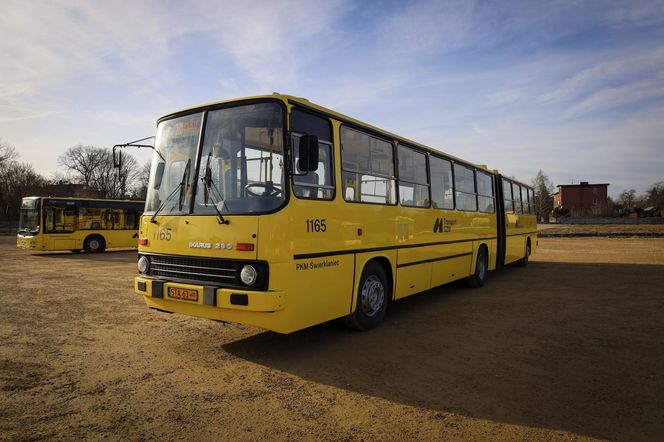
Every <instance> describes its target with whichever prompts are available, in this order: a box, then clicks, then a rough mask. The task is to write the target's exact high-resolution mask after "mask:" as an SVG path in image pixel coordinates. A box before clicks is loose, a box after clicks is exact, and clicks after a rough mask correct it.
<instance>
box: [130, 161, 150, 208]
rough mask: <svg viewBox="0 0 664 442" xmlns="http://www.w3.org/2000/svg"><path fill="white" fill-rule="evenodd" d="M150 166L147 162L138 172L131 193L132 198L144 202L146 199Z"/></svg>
mask: <svg viewBox="0 0 664 442" xmlns="http://www.w3.org/2000/svg"><path fill="white" fill-rule="evenodd" d="M151 165H152V164H151V161H148V162H146V163H145V164H143V167H141V169H140V170H139V172H138V177H137V178H136V186H135V187H134V189H133V191H132V197H133V198H136V199H141V200H144V199H145V198H146V197H147V194H148V182H149V181H150V166H151Z"/></svg>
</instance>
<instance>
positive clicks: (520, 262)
mask: <svg viewBox="0 0 664 442" xmlns="http://www.w3.org/2000/svg"><path fill="white" fill-rule="evenodd" d="M529 256H530V239H528V240H527V241H526V250H525V252H524V255H523V258H521V259H520V260H518V261H517V262H516V265H518V266H519V267H525V266H527V265H528V257H529Z"/></svg>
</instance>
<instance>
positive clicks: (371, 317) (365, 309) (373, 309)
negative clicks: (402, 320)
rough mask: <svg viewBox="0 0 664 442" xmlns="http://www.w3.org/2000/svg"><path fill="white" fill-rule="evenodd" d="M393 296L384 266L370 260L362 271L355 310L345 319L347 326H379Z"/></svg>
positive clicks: (362, 327)
mask: <svg viewBox="0 0 664 442" xmlns="http://www.w3.org/2000/svg"><path fill="white" fill-rule="evenodd" d="M391 296H392V294H391V290H390V285H389V283H388V281H387V276H386V275H385V270H384V269H383V266H381V265H380V264H379V263H377V262H375V261H370V262H369V263H368V264H367V265H366V266H365V267H364V270H363V271H362V277H361V278H360V284H359V286H358V290H357V304H356V305H355V312H353V314H351V315H349V316H347V317H346V318H345V319H344V322H345V324H346V326H347V327H349V328H352V329H354V330H360V331H363V330H369V329H372V328H374V327H376V326H378V324H380V323H381V322H382V321H383V318H384V317H385V312H386V311H387V304H388V302H389V299H390V298H391Z"/></svg>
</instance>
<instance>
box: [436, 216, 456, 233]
mask: <svg viewBox="0 0 664 442" xmlns="http://www.w3.org/2000/svg"><path fill="white" fill-rule="evenodd" d="M454 224H456V220H453V219H445V218H436V222H435V223H434V225H433V231H434V233H438V232H440V233H442V232H451V231H452V226H453V225H454Z"/></svg>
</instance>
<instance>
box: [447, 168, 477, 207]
mask: <svg viewBox="0 0 664 442" xmlns="http://www.w3.org/2000/svg"><path fill="white" fill-rule="evenodd" d="M457 165H459V166H461V167H464V168H466V169H468V170H470V171H472V172H473V188H474V193H471V192H466V191H465V190H457V183H456V170H454V167H455V166H457ZM475 172H476V171H475V167H473V166H470V165H468V164H464V163H461V162H457V161H455V162H453V163H452V178H453V179H454V206H455V210H458V211H459V212H469V213H470V212H479V207H478V206H479V204H478V203H477V181H476V179H475ZM457 192H459V193H463V194H464V195H473V196H474V197H475V198H474V199H475V209H474V210H467V209H460V208H459V205H458V203H457V197H456V193H457Z"/></svg>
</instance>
